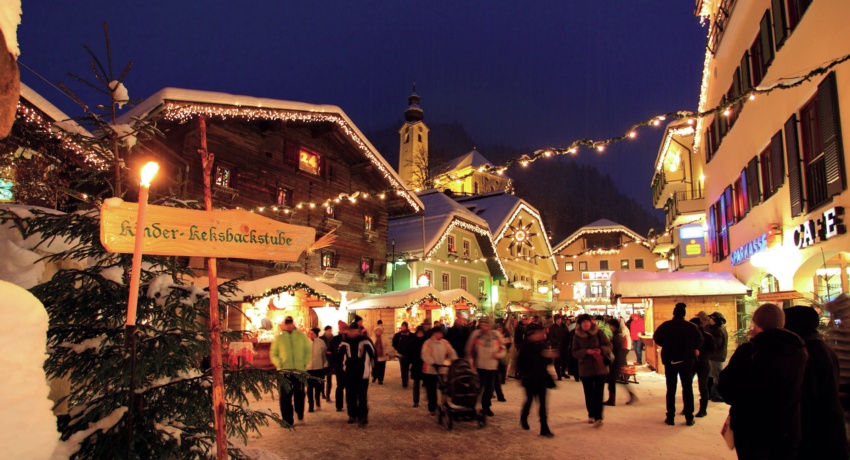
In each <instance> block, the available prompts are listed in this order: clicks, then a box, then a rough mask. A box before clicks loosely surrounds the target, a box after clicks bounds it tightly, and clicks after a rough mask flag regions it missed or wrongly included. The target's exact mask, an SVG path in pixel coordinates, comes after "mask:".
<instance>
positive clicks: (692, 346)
mask: <svg viewBox="0 0 850 460" xmlns="http://www.w3.org/2000/svg"><path fill="white" fill-rule="evenodd" d="M686 314H687V312H686V306H685V304H684V303H682V302H679V303H677V304H676V307H675V308H673V319H671V320H668V321H664V322H663V323H662V324H661V325H660V326H658V329H656V330H655V334H653V336H652V337H653V339H654V340H655V343H656V344H658V346H660V347H661V362H662V363H664V366H665V371H664V374H665V377H666V378H667V418H666V419H665V420H664V423H666V424H668V425H674V424H675V421H674V419H675V418H676V385H677V382H676V379H677V378H678V379H679V381H681V382H682V403H683V405H684V406H685V407H684V410H683V411H682V413H683V414H684V416H685V423H686V424H687V425H688V426H691V425H693V424H694V423H695V422H694V366H695V365H696V360H697V353H698V351H697V350H698V349H699V347H700V346H701V345H702V334H701V333H700V331H699V329H697V327H696V326H694V325H693V324H691V323H690V322H688V321H686V320H685V315H686Z"/></svg>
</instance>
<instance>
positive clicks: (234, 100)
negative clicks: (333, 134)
mask: <svg viewBox="0 0 850 460" xmlns="http://www.w3.org/2000/svg"><path fill="white" fill-rule="evenodd" d="M216 106H217V107H216ZM221 106H224V107H221ZM159 113H163V114H164V115H165V116H166V117H171V118H173V119H175V120H185V119H187V118H189V117H190V116H192V115H194V114H197V113H206V114H209V115H215V116H222V117H245V118H249V119H273V120H284V121H286V120H297V121H300V122H305V123H310V122H317V123H319V122H331V123H334V124H335V125H336V126H337V128H338V129H340V131H342V132H343V133H344V134H345V135H346V137H347V138H348V139H349V140H351V142H352V143H353V144H354V145H355V147H357V150H358V151H359V152H361V153H362V154H363V155H364V156H365V157H366V158H367V159H369V160H370V161H371V162H372V164H373V165H374V166H375V167H376V169H377V170H378V171H379V172H380V173H381V175H382V176H383V177H384V179H386V180H387V182H389V183H390V185H391V186H392V187H393V188H395V189H397V190H398V191H399V192H400V193H401V194H402V195H403V196H404V198H405V200H406V201H407V202H408V204H410V205H411V207H412V208H413V209H414V210H415V211H417V212H418V211H420V210H421V209H422V202H421V201H419V198H417V197H416V195H414V194H412V193H409V192H407V191H406V190H407V189H408V187H407V184H405V182H404V181H402V180H401V178H399V176H398V174H397V173H396V171H395V170H394V169H393V168H392V167H390V165H389V163H387V160H386V159H384V157H383V156H381V154H380V153H378V150H377V149H376V148H375V146H373V145H372V143H371V142H369V140H368V139H366V136H364V135H363V133H362V132H361V131H360V129H359V128H358V127H357V125H355V124H354V122H352V121H351V119H350V118H348V115H346V113H345V112H344V111H343V110H342V109H341V108H339V107H337V106H335V105H318V104H308V103H306V102H293V101H284V100H279V99H266V98H258V97H253V96H244V95H235V94H227V93H217V92H212V91H200V90H192V89H181V88H163V89H161V90H159V91H157V92H156V93H155V94H154V95H152V96H151V97H149V98H147V99H145V100H144V101H142V102H141V103H139V104H138V105H137V106H136V107H134V108H133V109H131V110H129V111H127V112H126V113H124V114H123V115H122V116H121V117H120V118H119V122H118V123H119V124H125V123H132V121H133V118H146V117H150V116H153V115H154V114H159Z"/></svg>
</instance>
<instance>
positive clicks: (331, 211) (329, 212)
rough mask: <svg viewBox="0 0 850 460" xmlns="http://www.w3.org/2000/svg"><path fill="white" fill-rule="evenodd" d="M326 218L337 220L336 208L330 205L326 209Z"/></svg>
mask: <svg viewBox="0 0 850 460" xmlns="http://www.w3.org/2000/svg"><path fill="white" fill-rule="evenodd" d="M325 217H327V218H328V219H336V206H334V205H332V204H329V205H328V206H327V207H326V208H325Z"/></svg>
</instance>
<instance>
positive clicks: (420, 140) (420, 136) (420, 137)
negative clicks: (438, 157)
mask: <svg viewBox="0 0 850 460" xmlns="http://www.w3.org/2000/svg"><path fill="white" fill-rule="evenodd" d="M416 137H418V138H419V142H420V143H421V142H422V135H421V134H417V135H416Z"/></svg>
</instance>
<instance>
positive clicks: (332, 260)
mask: <svg viewBox="0 0 850 460" xmlns="http://www.w3.org/2000/svg"><path fill="white" fill-rule="evenodd" d="M332 267H336V253H334V252H333V251H322V268H332Z"/></svg>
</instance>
